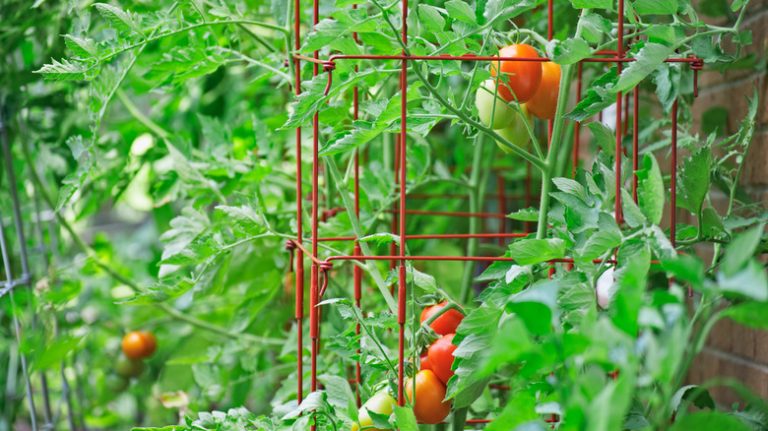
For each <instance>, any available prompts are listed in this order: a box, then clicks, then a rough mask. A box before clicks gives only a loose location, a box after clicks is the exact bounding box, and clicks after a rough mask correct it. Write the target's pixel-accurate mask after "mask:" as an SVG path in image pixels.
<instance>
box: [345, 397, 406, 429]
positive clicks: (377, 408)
mask: <svg viewBox="0 0 768 431" xmlns="http://www.w3.org/2000/svg"><path fill="white" fill-rule="evenodd" d="M395 405H397V402H396V401H395V399H394V398H392V395H389V392H387V390H386V389H384V390H382V391H379V392H377V393H376V394H375V395H374V396H372V397H371V398H369V399H368V401H366V402H365V404H363V406H362V407H360V410H359V411H358V412H357V421H358V422H357V423H356V424H353V425H352V430H353V431H356V430H359V429H362V428H366V431H368V430H370V431H375V430H378V428H370V427H372V426H373V418H371V416H370V415H369V414H368V411H372V412H374V413H376V414H380V415H385V416H389V415H391V414H392V412H393V411H394V410H395Z"/></svg>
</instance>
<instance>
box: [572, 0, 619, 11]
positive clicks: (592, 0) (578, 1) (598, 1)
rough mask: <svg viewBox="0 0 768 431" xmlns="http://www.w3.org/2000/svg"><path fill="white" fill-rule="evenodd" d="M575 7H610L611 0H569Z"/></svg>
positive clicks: (611, 5)
mask: <svg viewBox="0 0 768 431" xmlns="http://www.w3.org/2000/svg"><path fill="white" fill-rule="evenodd" d="M571 4H572V5H573V7H575V8H576V9H612V8H613V0H571Z"/></svg>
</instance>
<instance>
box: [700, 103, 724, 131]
mask: <svg viewBox="0 0 768 431" xmlns="http://www.w3.org/2000/svg"><path fill="white" fill-rule="evenodd" d="M729 116H730V111H729V110H728V109H727V108H725V107H723V106H713V107H711V108H709V109H707V110H706V111H704V112H703V113H702V114H701V131H702V132H704V133H706V134H707V135H709V134H710V133H716V134H717V136H725V135H726V134H727V133H728V117H729Z"/></svg>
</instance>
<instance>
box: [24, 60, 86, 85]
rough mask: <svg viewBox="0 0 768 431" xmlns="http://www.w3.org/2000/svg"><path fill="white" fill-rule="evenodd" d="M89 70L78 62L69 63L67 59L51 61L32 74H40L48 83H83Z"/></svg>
mask: <svg viewBox="0 0 768 431" xmlns="http://www.w3.org/2000/svg"><path fill="white" fill-rule="evenodd" d="M88 70H89V68H88V67H87V66H86V65H84V64H82V63H80V62H74V63H73V62H70V61H69V60H67V59H62V60H61V61H57V60H51V63H50V64H44V65H43V67H41V68H40V69H37V70H35V71H34V72H33V73H40V74H42V75H43V79H45V80H48V81H83V80H85V79H87V77H88V76H87V73H88Z"/></svg>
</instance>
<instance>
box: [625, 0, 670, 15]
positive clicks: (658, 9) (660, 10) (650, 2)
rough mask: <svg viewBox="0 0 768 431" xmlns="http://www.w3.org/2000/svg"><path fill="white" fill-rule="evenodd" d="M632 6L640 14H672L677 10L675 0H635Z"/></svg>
mask: <svg viewBox="0 0 768 431" xmlns="http://www.w3.org/2000/svg"><path fill="white" fill-rule="evenodd" d="M632 6H634V8H635V12H637V13H638V14H640V15H674V14H675V13H676V12H677V0H635V1H633V2H632Z"/></svg>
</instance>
